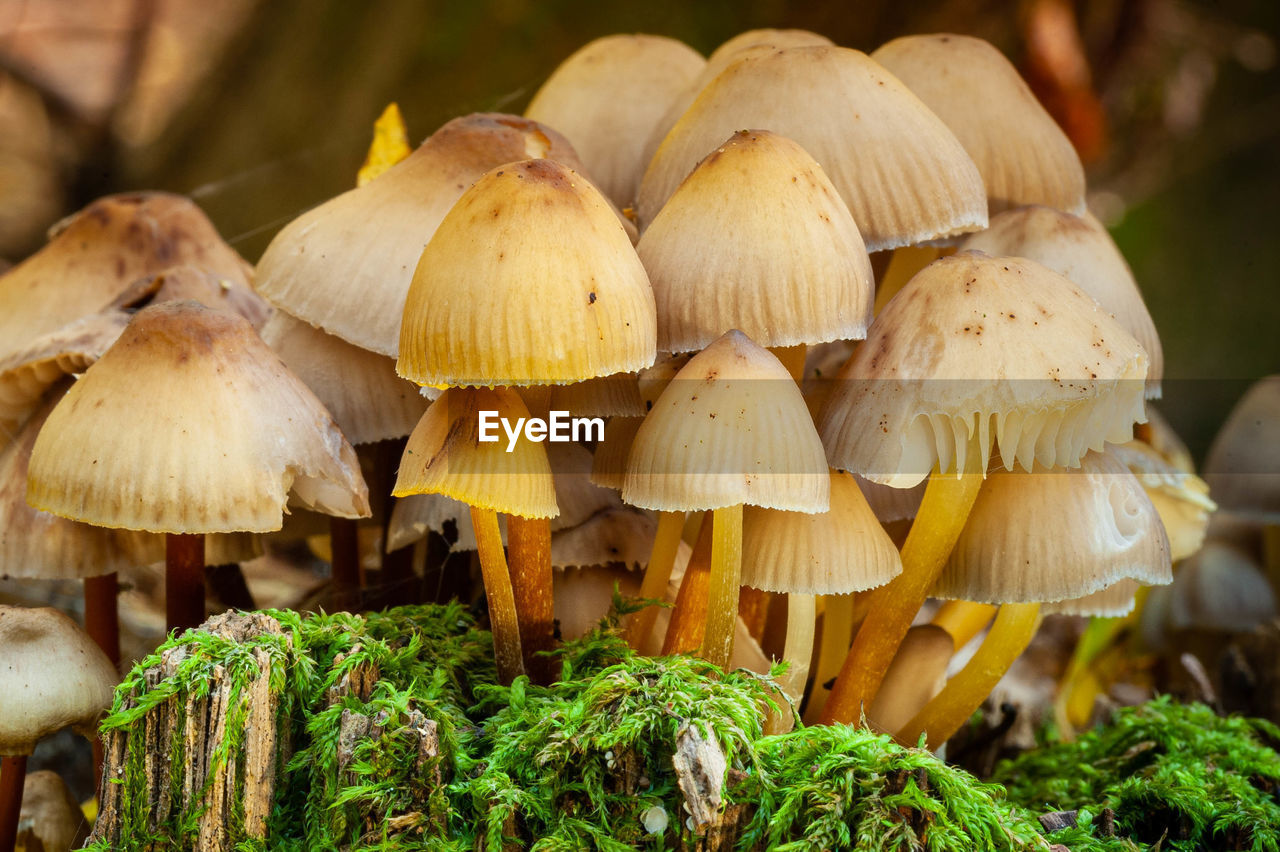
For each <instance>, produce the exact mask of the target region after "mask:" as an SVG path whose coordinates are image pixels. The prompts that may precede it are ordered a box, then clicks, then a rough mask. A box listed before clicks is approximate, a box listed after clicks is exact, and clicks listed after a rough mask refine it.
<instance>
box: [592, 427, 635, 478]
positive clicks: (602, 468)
mask: <svg viewBox="0 0 1280 852" xmlns="http://www.w3.org/2000/svg"><path fill="white" fill-rule="evenodd" d="M643 424H644V418H643V417H611V418H610V419H609V422H608V423H606V424H604V439H603V440H601V441H599V442H598V443H597V444H596V451H595V453H594V454H593V455H592V457H591V481H592V482H594V483H595V484H596V485H599V486H601V487H602V488H612V489H614V490H615V491H621V490H622V484H623V482H624V481H625V480H626V476H627V458H628V457H630V455H631V445H632V444H633V443H635V440H636V433H637V432H639V431H640V427H641V426H642V425H643Z"/></svg>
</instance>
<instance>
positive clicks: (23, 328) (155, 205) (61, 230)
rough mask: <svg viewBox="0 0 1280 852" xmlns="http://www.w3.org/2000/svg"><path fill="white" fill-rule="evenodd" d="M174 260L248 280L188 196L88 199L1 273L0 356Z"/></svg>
mask: <svg viewBox="0 0 1280 852" xmlns="http://www.w3.org/2000/svg"><path fill="white" fill-rule="evenodd" d="M177 263H193V264H195V265H197V266H200V267H202V268H204V269H207V270H209V271H211V272H213V273H214V274H216V275H220V276H223V277H226V278H228V279H230V280H233V281H235V282H237V283H238V284H247V283H248V276H249V272H250V269H249V265H248V264H247V263H245V262H244V260H243V259H241V257H240V255H238V254H236V252H235V250H234V249H232V248H231V247H230V246H228V245H227V244H226V243H225V242H223V241H222V238H221V237H220V236H218V232H217V230H216V229H215V228H214V227H213V224H212V223H211V222H210V221H209V219H208V217H206V216H205V215H204V213H203V212H202V211H201V210H200V208H199V207H197V206H196V205H195V204H193V203H192V202H191V201H188V200H187V199H185V198H183V197H181V196H178V195H169V194H167V193H161V192H147V193H134V194H129V195H112V196H108V197H106V198H102V199H99V200H97V201H95V202H93V203H92V204H90V205H89V206H88V207H86V208H84V209H83V210H81V211H80V212H79V213H76V214H75V215H73V216H71V217H69V218H67V219H65V220H63V221H62V222H60V223H59V224H58V225H56V226H55V227H54V229H53V230H52V231H51V232H50V236H49V242H48V244H47V245H45V247H44V248H42V249H40V251H38V252H36V253H35V254H34V255H32V256H31V257H29V258H27V259H26V260H25V261H23V262H22V263H20V264H18V265H17V266H15V267H14V268H13V269H10V270H9V271H8V272H6V273H4V275H3V276H0V355H6V354H8V353H9V352H11V351H12V350H15V349H18V348H19V347H21V346H22V345H24V344H25V343H27V342H28V341H30V340H31V339H32V338H35V337H37V336H40V335H42V334H47V333H49V332H52V331H55V330H57V329H59V328H62V327H63V326H65V325H67V324H68V323H70V322H72V321H74V320H77V319H79V318H80V317H83V316H85V315H87V314H95V313H98V312H99V311H102V310H103V309H105V308H106V307H108V306H109V305H111V304H112V303H113V302H114V301H115V299H116V298H117V297H118V296H119V295H120V294H121V293H123V292H125V291H126V290H127V289H128V288H129V286H130V285H131V284H133V282H134V281H136V280H137V279H139V278H142V277H144V276H147V275H154V274H155V273H157V272H159V271H161V270H162V269H165V268H167V267H169V266H172V265H174V264H177Z"/></svg>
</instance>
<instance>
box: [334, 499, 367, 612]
mask: <svg viewBox="0 0 1280 852" xmlns="http://www.w3.org/2000/svg"><path fill="white" fill-rule="evenodd" d="M329 550H330V551H331V557H332V559H333V562H332V563H331V565H332V566H333V572H332V577H331V580H330V586H329V608H330V611H332V612H359V611H360V538H359V529H358V526H357V524H356V521H355V519H353V518H329Z"/></svg>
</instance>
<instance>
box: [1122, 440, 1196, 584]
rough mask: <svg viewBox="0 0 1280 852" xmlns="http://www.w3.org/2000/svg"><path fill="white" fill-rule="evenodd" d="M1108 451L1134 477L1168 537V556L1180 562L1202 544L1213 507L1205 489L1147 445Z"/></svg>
mask: <svg viewBox="0 0 1280 852" xmlns="http://www.w3.org/2000/svg"><path fill="white" fill-rule="evenodd" d="M1108 451H1109V452H1110V453H1111V454H1112V455H1113V456H1115V457H1116V458H1117V459H1119V460H1120V461H1121V462H1123V463H1124V465H1125V466H1126V467H1128V468H1129V470H1130V471H1131V472H1132V473H1133V475H1134V476H1136V477H1138V481H1139V482H1141V483H1142V487H1143V488H1144V489H1146V492H1147V496H1148V497H1150V498H1151V503H1152V505H1154V506H1155V507H1156V512H1158V513H1159V515H1160V522H1161V523H1162V524H1163V525H1164V530H1165V532H1166V533H1167V534H1168V535H1169V555H1170V557H1171V558H1172V559H1173V561H1174V562H1181V561H1182V560H1183V559H1186V558H1187V557H1188V556H1190V555H1191V554H1193V553H1195V552H1196V551H1197V550H1199V549H1200V546H1201V545H1202V544H1203V543H1204V537H1205V532H1206V531H1207V530H1208V527H1209V518H1210V517H1211V516H1212V514H1213V512H1214V510H1215V509H1217V504H1215V503H1214V502H1213V501H1212V500H1210V499H1209V485H1208V484H1207V483H1206V482H1205V481H1204V480H1203V479H1201V478H1200V477H1198V476H1196V475H1195V474H1194V473H1186V472H1185V471H1182V470H1179V469H1178V468H1176V467H1174V466H1173V465H1172V464H1170V463H1169V462H1168V461H1167V460H1165V458H1164V456H1162V455H1160V453H1159V452H1157V451H1156V450H1155V449H1154V448H1152V447H1151V446H1150V445H1149V444H1146V443H1143V442H1142V441H1129V442H1128V443H1126V444H1113V445H1110V446H1109V449H1108Z"/></svg>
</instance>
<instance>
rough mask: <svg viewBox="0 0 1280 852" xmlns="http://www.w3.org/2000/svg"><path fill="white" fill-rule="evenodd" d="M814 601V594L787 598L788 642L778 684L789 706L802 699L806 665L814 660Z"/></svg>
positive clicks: (783, 655) (807, 673)
mask: <svg viewBox="0 0 1280 852" xmlns="http://www.w3.org/2000/svg"><path fill="white" fill-rule="evenodd" d="M817 618H818V612H817V602H816V598H815V597H814V596H813V595H804V594H797V593H794V592H793V593H791V594H788V595H787V640H786V643H785V644H784V645H783V650H782V659H783V660H785V661H786V663H787V672H786V674H784V675H783V676H782V677H781V678H780V679H779V681H778V685H779V686H781V687H782V691H783V692H785V693H786V694H787V697H788V698H790V699H791V703H792V704H794V705H795V706H796V709H797V710H799V708H800V700H801V699H802V698H804V685H805V682H806V681H807V680H808V679H809V663H810V660H812V658H813V628H814V622H815V621H817Z"/></svg>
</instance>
